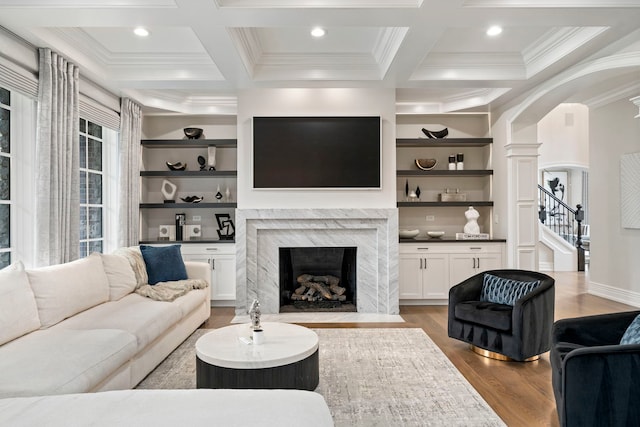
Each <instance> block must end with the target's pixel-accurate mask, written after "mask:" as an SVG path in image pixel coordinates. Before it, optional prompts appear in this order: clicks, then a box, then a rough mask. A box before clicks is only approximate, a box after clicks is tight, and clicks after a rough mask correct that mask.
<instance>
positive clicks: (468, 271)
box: [449, 254, 478, 286]
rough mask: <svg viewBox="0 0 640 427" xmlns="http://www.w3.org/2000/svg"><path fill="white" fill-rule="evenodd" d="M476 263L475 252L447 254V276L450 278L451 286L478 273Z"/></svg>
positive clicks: (476, 256)
mask: <svg viewBox="0 0 640 427" xmlns="http://www.w3.org/2000/svg"><path fill="white" fill-rule="evenodd" d="M477 265H478V255H476V254H451V255H449V272H450V275H449V277H450V279H451V286H454V285H457V284H458V283H460V282H462V281H463V280H465V279H467V278H469V277H471V276H473V275H474V274H476V273H478V269H477Z"/></svg>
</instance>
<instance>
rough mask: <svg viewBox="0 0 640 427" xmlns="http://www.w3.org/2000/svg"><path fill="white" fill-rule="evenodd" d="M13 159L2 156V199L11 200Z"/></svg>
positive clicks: (0, 193)
mask: <svg viewBox="0 0 640 427" xmlns="http://www.w3.org/2000/svg"><path fill="white" fill-rule="evenodd" d="M10 188H11V159H10V158H9V157H5V156H0V200H11V191H10Z"/></svg>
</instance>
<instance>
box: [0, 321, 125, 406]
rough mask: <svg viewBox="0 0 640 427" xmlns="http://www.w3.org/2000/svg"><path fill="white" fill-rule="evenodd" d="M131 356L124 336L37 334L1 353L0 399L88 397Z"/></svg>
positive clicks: (113, 333)
mask: <svg viewBox="0 0 640 427" xmlns="http://www.w3.org/2000/svg"><path fill="white" fill-rule="evenodd" d="M135 353H136V342H135V337H134V336H133V335H131V334H129V333H127V332H125V331H118V330H109V329H100V330H84V331H78V330H66V329H62V328H50V329H46V330H39V331H35V332H32V333H30V334H28V335H25V336H23V337H20V338H18V339H16V340H13V341H11V342H9V343H6V344H5V345H3V346H2V347H0V398H4V397H13V396H37V395H50V394H63V393H84V392H88V391H91V390H92V389H94V388H95V387H96V386H97V385H99V384H100V383H101V382H102V381H104V380H105V379H106V378H107V377H109V376H110V375H111V374H112V373H113V372H114V371H116V370H117V369H118V368H119V367H120V366H122V365H123V364H124V363H126V362H127V361H128V360H130V359H131V358H132V357H133V356H134V355H135Z"/></svg>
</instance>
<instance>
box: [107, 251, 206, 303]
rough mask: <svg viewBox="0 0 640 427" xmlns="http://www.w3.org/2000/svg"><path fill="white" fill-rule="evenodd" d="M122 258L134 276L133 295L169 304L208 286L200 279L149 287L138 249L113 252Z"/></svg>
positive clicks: (145, 267)
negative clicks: (192, 291)
mask: <svg viewBox="0 0 640 427" xmlns="http://www.w3.org/2000/svg"><path fill="white" fill-rule="evenodd" d="M114 253H115V254H117V255H120V256H123V257H125V258H126V259H127V261H129V265H131V268H132V269H133V272H134V273H135V276H136V282H137V285H136V289H135V290H134V292H135V293H137V294H138V295H142V296H143V297H147V298H151V299H152V300H155V301H168V302H171V301H173V300H175V299H176V298H179V297H181V296H183V295H185V294H187V293H188V292H189V291H191V290H192V289H205V288H207V287H208V286H209V283H207V281H206V280H202V279H186V280H176V281H172V282H158V283H156V284H155V285H150V284H149V283H148V282H149V276H148V275H147V266H146V265H145V263H144V258H142V254H141V253H140V249H139V248H120V249H118V250H116V251H115V252H114Z"/></svg>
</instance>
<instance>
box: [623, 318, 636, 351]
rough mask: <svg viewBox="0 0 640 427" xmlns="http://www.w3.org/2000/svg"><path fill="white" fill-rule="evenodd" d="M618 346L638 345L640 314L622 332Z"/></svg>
mask: <svg viewBox="0 0 640 427" xmlns="http://www.w3.org/2000/svg"><path fill="white" fill-rule="evenodd" d="M620 344H621V345H628V344H640V314H639V315H637V316H636V318H635V319H633V322H631V324H630V325H629V327H627V330H626V331H624V335H623V336H622V339H621V340H620Z"/></svg>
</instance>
